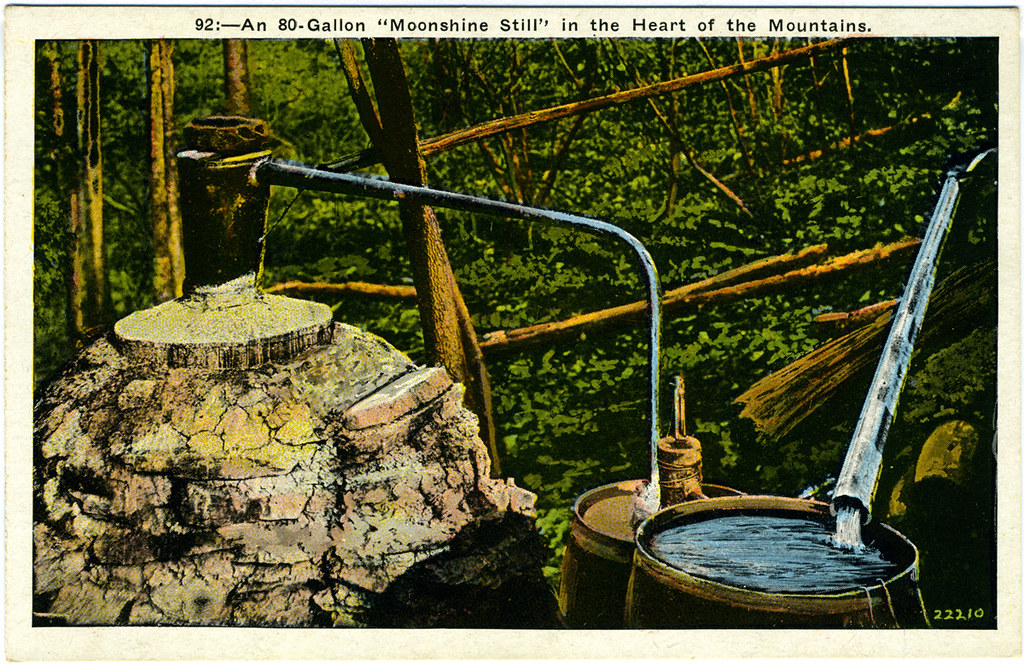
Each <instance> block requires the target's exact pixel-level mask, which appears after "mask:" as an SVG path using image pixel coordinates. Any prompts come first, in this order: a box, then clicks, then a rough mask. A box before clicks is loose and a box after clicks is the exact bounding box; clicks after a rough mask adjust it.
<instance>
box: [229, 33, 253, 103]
mask: <svg viewBox="0 0 1024 665" xmlns="http://www.w3.org/2000/svg"><path fill="white" fill-rule="evenodd" d="M223 44H224V97H225V101H226V103H225V106H226V107H227V112H228V115H242V116H249V115H251V113H252V109H251V105H250V103H249V54H248V48H247V47H246V44H245V40H242V39H225V40H224V42H223Z"/></svg>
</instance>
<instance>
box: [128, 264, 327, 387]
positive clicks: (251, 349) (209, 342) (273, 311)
mask: <svg viewBox="0 0 1024 665" xmlns="http://www.w3.org/2000/svg"><path fill="white" fill-rule="evenodd" d="M251 279H252V278H251V276H246V277H242V278H239V279H238V280H235V281H233V282H229V283H227V284H224V285H221V286H219V287H215V288H211V289H207V290H203V291H199V292H197V293H195V294H192V295H190V296H188V297H185V298H179V299H177V300H171V301H168V302H165V303H163V304H161V305H158V306H156V307H153V308H150V309H145V310H140V311H138V312H135V313H133V314H129V315H128V316H126V317H124V318H123V319H121V320H120V321H118V322H117V323H115V324H114V335H115V338H116V343H117V346H118V347H119V350H120V351H121V353H122V354H124V355H125V356H127V357H128V358H129V359H130V360H133V361H136V362H149V363H154V364H157V365H164V366H170V367H210V368H221V367H228V368H235V369H237V368H243V367H253V366H256V365H261V364H263V363H266V362H272V361H273V362H282V361H287V360H289V359H290V358H292V357H294V356H295V355H297V354H298V353H300V352H301V351H304V350H306V349H309V348H311V347H313V346H316V345H320V344H324V343H326V342H328V341H330V336H331V321H332V319H333V314H332V312H331V308H330V307H329V306H327V305H324V304H322V303H317V302H313V301H310V300H298V299H296V298H287V297H285V296H278V295H272V294H267V293H260V292H258V291H257V290H256V288H255V287H254V286H253V285H252V284H251V281H250V280H251Z"/></svg>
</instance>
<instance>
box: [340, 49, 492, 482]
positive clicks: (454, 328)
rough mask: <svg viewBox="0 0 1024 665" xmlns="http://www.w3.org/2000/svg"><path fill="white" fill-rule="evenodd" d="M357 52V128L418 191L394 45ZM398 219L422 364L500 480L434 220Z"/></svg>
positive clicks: (471, 335) (419, 168)
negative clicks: (461, 395) (447, 384)
mask: <svg viewBox="0 0 1024 665" xmlns="http://www.w3.org/2000/svg"><path fill="white" fill-rule="evenodd" d="M363 49H364V51H365V53H366V64H367V66H368V68H369V70H370V75H371V77H372V79H373V83H374V91H375V93H376V97H377V109H376V112H375V113H374V109H373V106H372V104H370V103H369V98H368V94H367V93H366V91H365V89H360V88H359V86H361V85H362V82H361V80H360V78H359V74H358V72H357V71H353V67H354V64H353V63H354V58H353V57H352V50H351V46H349V47H348V48H347V52H348V54H349V57H348V58H347V60H348V63H347V65H346V66H347V67H348V68H349V70H348V71H347V75H348V77H349V83H350V85H353V88H354V90H353V93H354V97H356V100H357V104H359V105H360V117H361V118H362V122H363V125H364V126H366V127H367V133H369V134H370V135H371V137H373V136H375V135H376V136H378V137H379V139H380V143H379V144H375V145H376V147H377V148H378V149H379V150H380V152H381V155H382V156H383V161H384V165H385V167H386V168H387V170H388V173H389V174H390V175H391V177H392V179H394V180H395V181H397V182H401V183H404V184H410V185H423V184H426V174H425V169H424V165H423V158H422V156H421V154H420V146H419V139H418V137H417V133H416V118H415V114H414V111H413V106H412V98H411V96H410V95H409V85H408V82H407V81H406V78H405V67H404V66H403V64H402V58H401V54H400V53H399V50H398V43H397V42H396V41H395V40H393V39H368V40H364V42H363ZM399 215H400V217H401V220H402V229H403V231H404V233H405V239H406V245H407V247H408V249H409V260H410V263H411V264H412V271H413V282H414V284H415V285H416V296H417V302H418V303H419V310H420V318H421V322H422V327H423V342H424V347H425V349H426V353H427V361H428V362H430V363H431V364H436V365H441V366H443V367H445V369H447V370H448V373H449V374H450V375H451V376H452V378H453V379H454V380H456V381H460V382H462V383H464V384H465V385H466V388H467V390H466V401H467V403H468V405H469V407H470V408H471V409H472V410H473V411H474V412H475V413H476V414H477V417H478V418H479V421H480V434H481V437H482V438H484V440H485V442H486V443H487V444H488V449H489V451H490V453H491V464H492V467H491V468H492V473H493V474H494V475H500V474H501V460H500V454H499V452H500V451H499V450H498V448H497V435H496V433H495V429H494V415H493V412H492V408H491V395H490V381H489V379H488V377H487V369H486V367H485V366H484V364H483V354H482V352H481V350H480V347H479V344H478V342H477V336H476V333H475V331H474V329H473V322H472V320H471V319H470V317H469V312H468V310H467V309H466V305H465V302H463V301H462V294H461V293H460V292H459V289H458V285H457V283H456V281H455V277H454V274H453V273H452V268H451V264H450V263H449V261H448V253H447V251H446V250H445V247H444V242H443V240H442V239H441V229H440V227H439V226H438V223H437V218H436V216H435V215H434V211H433V209H432V208H431V207H429V206H425V205H423V204H421V203H417V202H414V201H404V200H403V201H400V202H399Z"/></svg>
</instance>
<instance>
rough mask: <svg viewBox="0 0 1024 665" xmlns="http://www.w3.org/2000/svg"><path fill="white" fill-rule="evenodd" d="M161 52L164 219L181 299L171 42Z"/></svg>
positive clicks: (181, 257) (182, 263)
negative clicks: (165, 212)
mask: <svg viewBox="0 0 1024 665" xmlns="http://www.w3.org/2000/svg"><path fill="white" fill-rule="evenodd" d="M161 41H162V42H163V43H164V46H165V47H164V49H163V52H162V54H161V57H162V60H161V67H162V68H163V71H164V76H163V81H164V94H163V102H164V163H165V164H166V167H165V170H166V173H167V219H168V223H169V224H170V228H169V231H170V238H169V239H168V240H169V245H168V250H169V253H170V255H171V270H172V272H173V274H174V296H175V297H180V296H181V294H182V285H183V284H184V282H185V254H184V252H183V251H182V244H181V208H180V207H179V205H178V159H177V155H178V146H177V145H176V141H175V136H174V93H175V85H174V61H173V60H172V59H171V55H172V53H173V52H174V42H169V41H165V40H161Z"/></svg>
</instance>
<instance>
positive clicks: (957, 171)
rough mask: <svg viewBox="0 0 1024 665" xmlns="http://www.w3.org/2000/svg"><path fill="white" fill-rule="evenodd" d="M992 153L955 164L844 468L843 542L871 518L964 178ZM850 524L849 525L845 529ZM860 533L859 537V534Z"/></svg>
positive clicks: (837, 506) (840, 485) (837, 498)
mask: <svg viewBox="0 0 1024 665" xmlns="http://www.w3.org/2000/svg"><path fill="white" fill-rule="evenodd" d="M991 151H992V150H991V149H989V150H984V151H982V152H980V153H977V152H975V153H971V154H970V155H967V156H966V157H960V158H958V159H956V160H953V162H951V165H950V166H949V167H948V168H947V170H946V179H945V181H944V182H943V185H942V191H941V193H940V194H939V200H938V202H937V203H936V205H935V210H934V211H933V213H932V218H931V220H930V221H929V223H928V229H927V231H926V232H925V237H924V239H923V240H922V241H921V248H920V249H919V250H918V253H917V259H916V260H915V262H914V267H913V269H912V270H911V271H910V277H909V278H908V280H907V286H906V288H905V289H904V292H903V296H902V297H901V298H900V301H899V307H898V308H897V310H896V313H895V315H893V322H892V327H891V328H890V329H889V336H888V338H887V339H886V342H885V346H884V347H883V350H882V357H881V359H880V360H879V363H878V367H877V368H876V369H875V376H874V378H873V379H872V381H871V387H870V388H869V389H868V397H867V399H866V400H865V402H864V406H863V408H862V410H861V414H860V418H859V419H858V421H857V426H856V428H855V430H854V433H853V437H852V440H851V441H850V447H849V449H848V450H847V452H846V458H845V459H844V460H843V468H842V471H840V473H839V480H838V482H837V483H836V488H835V491H834V492H833V498H832V508H833V511H834V512H836V513H837V514H838V515H840V516H841V517H842V519H841V520H840V522H841V524H840V526H839V529H840V530H843V529H844V528H845V529H849V531H848V532H847V533H848V534H850V535H849V537H848V538H839V534H838V532H837V538H839V539H840V540H844V541H847V540H849V541H853V540H856V542H848V543H847V544H850V545H857V544H859V540H860V524H861V523H862V522H867V521H869V520H870V519H871V499H872V497H873V495H874V493H875V488H876V485H877V482H878V472H879V469H880V467H881V463H882V449H883V447H884V445H885V438H886V435H887V434H888V432H889V425H890V424H891V422H892V417H893V414H894V413H895V411H896V403H897V401H898V400H899V396H900V391H901V390H902V388H903V382H904V380H905V379H906V375H907V367H908V365H909V364H910V357H911V354H912V353H913V350H914V340H915V339H916V338H917V332H918V330H919V329H920V327H921V322H922V320H923V319H924V314H925V310H926V309H927V308H928V298H929V296H930V295H931V291H932V286H933V285H934V283H935V269H936V265H937V263H938V259H939V251H940V250H941V248H942V241H943V239H944V238H945V236H946V232H947V231H948V229H949V226H950V222H951V220H952V218H953V211H954V210H955V208H956V201H957V198H958V196H959V193H960V178H962V177H963V176H964V175H966V174H967V173H968V172H970V171H971V170H972V169H973V168H974V167H975V165H977V163H978V162H979V161H981V159H982V158H983V157H985V155H987V154H988V153H989V152H991ZM844 525H845V526H844ZM854 532H855V533H854Z"/></svg>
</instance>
